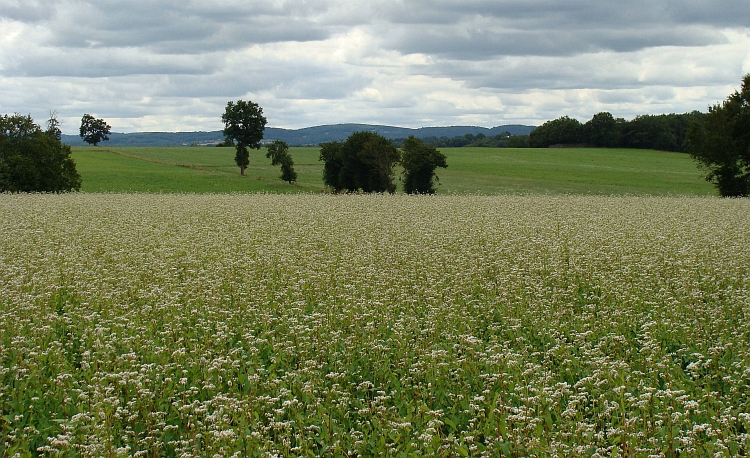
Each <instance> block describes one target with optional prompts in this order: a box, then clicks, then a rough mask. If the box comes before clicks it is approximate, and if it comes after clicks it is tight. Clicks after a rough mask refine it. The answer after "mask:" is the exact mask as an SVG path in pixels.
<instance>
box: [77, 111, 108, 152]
mask: <svg viewBox="0 0 750 458" xmlns="http://www.w3.org/2000/svg"><path fill="white" fill-rule="evenodd" d="M110 133H111V132H110V126H109V124H107V123H106V122H104V120H103V119H96V118H94V117H93V116H91V115H90V114H85V115H83V117H82V118H81V129H80V136H81V138H82V139H83V141H85V142H86V143H89V144H92V145H94V146H96V145H98V144H99V142H105V141H107V140H109V134H110Z"/></svg>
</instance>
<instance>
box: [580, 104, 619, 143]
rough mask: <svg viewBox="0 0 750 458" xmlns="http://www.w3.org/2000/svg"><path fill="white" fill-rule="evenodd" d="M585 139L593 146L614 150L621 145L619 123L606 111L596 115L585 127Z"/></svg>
mask: <svg viewBox="0 0 750 458" xmlns="http://www.w3.org/2000/svg"><path fill="white" fill-rule="evenodd" d="M583 138H584V140H585V142H586V143H588V144H589V145H592V146H602V147H606V148H612V147H614V146H617V145H619V144H620V130H619V128H618V121H617V120H616V119H615V117H614V116H612V113H608V112H606V111H604V112H602V113H597V114H595V115H594V116H593V117H592V118H591V119H590V120H589V121H588V122H586V124H584V125H583Z"/></svg>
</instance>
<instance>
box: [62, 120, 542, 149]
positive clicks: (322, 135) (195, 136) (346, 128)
mask: <svg viewBox="0 0 750 458" xmlns="http://www.w3.org/2000/svg"><path fill="white" fill-rule="evenodd" d="M534 129H535V126H525V125H521V124H506V125H502V126H496V127H491V128H489V127H479V126H445V127H419V128H410V127H397V126H387V125H380V124H359V123H346V124H326V125H320V126H313V127H303V128H300V129H285V128H280V127H266V129H265V133H264V136H263V137H264V140H267V141H270V140H283V141H285V142H287V143H289V144H290V145H318V144H320V143H323V142H330V141H341V140H344V139H346V138H347V137H348V136H349V135H351V134H352V133H354V132H357V131H362V130H367V131H371V132H375V133H378V134H380V135H382V136H384V137H386V138H390V139H397V138H406V137H408V136H409V135H414V136H415V137H417V138H425V137H438V138H439V137H461V136H463V135H466V134H472V135H477V134H480V133H481V134H484V135H486V136H488V137H489V136H494V135H497V134H500V133H502V132H506V131H507V132H510V133H511V134H512V135H525V134H528V133H529V132H531V131H532V130H534ZM109 137H110V139H109V141H107V142H104V143H102V146H184V145H191V144H197V145H206V144H215V143H218V142H220V141H222V140H223V139H224V136H223V135H222V133H221V131H219V130H217V131H209V132H206V131H196V132H133V133H127V134H126V133H119V132H114V133H112V134H110V136H109ZM62 140H63V142H64V143H66V144H68V145H71V146H83V145H86V143H84V142H83V140H82V139H81V138H80V137H78V136H77V135H65V134H63V136H62Z"/></svg>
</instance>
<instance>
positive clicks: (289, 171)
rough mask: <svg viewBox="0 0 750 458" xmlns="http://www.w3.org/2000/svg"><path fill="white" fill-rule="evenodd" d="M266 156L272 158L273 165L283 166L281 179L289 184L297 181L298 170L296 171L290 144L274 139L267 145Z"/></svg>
mask: <svg viewBox="0 0 750 458" xmlns="http://www.w3.org/2000/svg"><path fill="white" fill-rule="evenodd" d="M266 148H267V149H268V151H267V152H266V157H267V158H269V159H271V165H280V166H281V179H282V180H284V181H286V182H288V183H289V184H292V183H294V182H295V181H297V172H295V171H294V161H293V160H292V156H291V154H289V145H287V144H286V142H284V141H281V140H274V141H273V142H272V143H271V144H270V145H268V146H267V147H266Z"/></svg>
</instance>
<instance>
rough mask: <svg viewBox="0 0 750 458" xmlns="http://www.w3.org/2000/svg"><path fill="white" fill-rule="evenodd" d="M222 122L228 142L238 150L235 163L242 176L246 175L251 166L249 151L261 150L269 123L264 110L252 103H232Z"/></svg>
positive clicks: (228, 105)
mask: <svg viewBox="0 0 750 458" xmlns="http://www.w3.org/2000/svg"><path fill="white" fill-rule="evenodd" d="M221 121H222V122H223V123H224V136H225V137H226V142H227V143H229V142H233V143H234V144H235V147H236V149H237V153H236V154H235V156H234V162H236V163H237V166H238V167H239V168H240V175H245V169H246V168H247V166H248V165H250V154H249V153H248V151H247V149H248V148H252V149H260V141H261V140H263V131H264V130H265V128H266V123H267V122H268V121H267V120H266V118H265V117H264V116H263V108H261V107H260V106H259V105H258V104H257V103H254V102H251V101H247V102H245V101H244V100H238V101H237V103H234V102H231V101H230V102H229V103H227V107H226V110H225V111H224V114H223V115H221Z"/></svg>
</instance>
